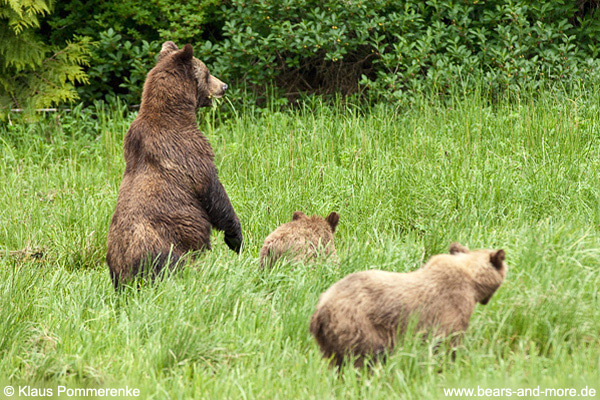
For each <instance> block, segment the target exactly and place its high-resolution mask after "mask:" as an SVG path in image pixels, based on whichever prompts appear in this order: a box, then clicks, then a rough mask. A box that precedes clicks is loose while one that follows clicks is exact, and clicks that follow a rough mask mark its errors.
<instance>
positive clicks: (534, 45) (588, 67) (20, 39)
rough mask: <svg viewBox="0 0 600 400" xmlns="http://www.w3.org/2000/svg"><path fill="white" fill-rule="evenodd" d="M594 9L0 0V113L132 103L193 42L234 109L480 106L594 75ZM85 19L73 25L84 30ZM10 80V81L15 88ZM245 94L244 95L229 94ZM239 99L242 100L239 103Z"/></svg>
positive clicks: (590, 3) (497, 1) (520, 1)
mask: <svg viewBox="0 0 600 400" xmlns="http://www.w3.org/2000/svg"><path fill="white" fill-rule="evenodd" d="M599 6H600V2H599V1H598V0H564V1H555V0H539V1H534V2H532V1H525V0H485V1H484V0H459V1H454V0H429V1H421V0H404V1H391V0H375V1H368V2H366V1H363V0H351V1H343V2H341V1H325V2H323V1H314V0H301V1H288V0H285V1H280V0H277V1H275V0H260V1H252V0H227V1H217V0H194V1H189V2H185V3H184V4H183V3H181V2H174V1H172V0H158V1H152V2H148V1H141V0H108V1H99V0H95V1H81V0H69V1H61V2H54V1H53V0H12V1H8V0H7V1H5V2H1V3H0V28H1V29H0V32H1V33H0V34H1V35H3V37H2V40H0V55H3V56H4V57H3V61H0V64H2V65H0V90H1V91H0V100H1V101H2V104H0V106H1V107H4V108H6V107H8V106H11V107H16V106H19V107H22V106H24V105H27V104H30V105H33V106H35V107H40V106H45V105H51V104H61V103H64V102H69V101H72V100H73V99H74V98H75V92H74V91H73V85H74V84H77V85H78V90H77V94H78V95H79V97H80V99H81V100H83V101H84V102H85V103H86V104H91V103H92V102H93V101H94V100H98V99H110V98H114V97H115V96H118V97H120V98H121V99H122V100H124V101H126V102H127V103H130V104H137V103H139V98H140V93H141V87H142V85H141V84H142V82H143V79H144V77H145V75H146V73H147V71H148V69H149V68H150V66H151V65H152V64H153V62H154V58H155V56H156V53H157V51H158V49H160V44H161V43H162V42H163V41H164V40H174V41H176V42H177V43H178V44H179V45H183V44H185V43H188V42H189V43H192V44H193V45H194V47H195V51H196V55H197V56H198V57H199V58H201V59H202V60H204V61H205V62H206V63H207V65H209V67H210V68H211V70H212V72H213V73H214V74H215V75H216V76H219V77H220V78H221V79H223V80H224V81H226V82H228V83H229V85H230V87H233V88H234V89H235V90H236V91H237V94H238V95H237V96H234V97H236V98H238V99H243V101H245V102H256V101H258V102H259V104H264V101H265V98H266V97H269V98H270V101H271V102H272V101H273V97H278V98H279V99H280V100H281V103H282V104H285V102H286V101H287V100H294V101H295V100H298V99H299V98H302V97H305V96H306V95H310V94H334V93H341V94H343V95H349V94H355V95H357V96H361V97H362V98H363V99H366V98H368V99H384V100H385V101H387V102H390V101H393V102H395V103H397V104H398V103H406V102H412V101H413V100H414V99H415V94H416V93H419V94H421V93H424V92H426V93H431V94H434V95H442V96H446V95H447V94H448V93H449V92H451V90H450V89H451V88H453V87H454V86H455V85H456V84H457V80H458V81H459V82H461V84H462V85H463V86H464V87H465V88H466V89H469V88H470V87H471V86H472V85H473V83H474V82H478V83H483V87H484V89H485V90H486V91H487V92H488V93H487V94H488V95H489V96H492V97H493V96H497V95H498V94H499V93H502V92H503V91H505V90H506V89H508V88H510V89H511V91H516V90H522V89H526V90H530V89H539V88H540V87H542V86H555V85H559V86H570V85H572V84H573V83H581V82H583V83H587V82H593V81H597V80H598V78H599V77H600V73H599V71H600V62H599V61H598V55H599V53H600V42H599V39H598V38H600V14H598V8H599ZM84 21H85V23H84ZM15 75H17V76H18V79H13V78H14V76H15ZM242 93H244V95H243V96H242V95H241V94H242ZM239 101H242V100H239Z"/></svg>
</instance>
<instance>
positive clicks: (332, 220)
mask: <svg viewBox="0 0 600 400" xmlns="http://www.w3.org/2000/svg"><path fill="white" fill-rule="evenodd" d="M292 221H304V222H306V223H309V224H311V225H316V226H321V227H325V228H326V229H327V230H330V231H331V233H332V234H333V233H335V228H337V225H338V223H339V222H340V215H339V214H338V213H336V212H332V213H330V214H329V215H328V216H327V218H323V217H320V216H318V215H311V216H310V217H308V216H307V215H306V214H304V213H303V212H302V211H295V212H294V214H293V215H292Z"/></svg>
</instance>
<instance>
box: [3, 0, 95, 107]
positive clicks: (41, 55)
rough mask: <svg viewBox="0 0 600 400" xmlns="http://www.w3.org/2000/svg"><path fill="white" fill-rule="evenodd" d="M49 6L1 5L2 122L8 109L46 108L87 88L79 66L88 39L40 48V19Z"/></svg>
mask: <svg viewBox="0 0 600 400" xmlns="http://www.w3.org/2000/svg"><path fill="white" fill-rule="evenodd" d="M52 6H53V1H52V0H0V118H1V117H2V116H3V115H6V113H7V111H8V110H9V109H10V108H25V109H34V108H44V107H49V106H53V105H58V104H61V103H63V102H66V101H71V100H74V99H76V98H77V92H76V91H75V87H74V85H75V84H76V83H86V82H87V76H86V74H85V72H84V70H83V66H84V65H85V64H86V63H87V57H88V54H89V52H90V39H89V38H87V37H74V38H73V40H71V41H68V42H67V43H66V45H65V46H64V47H60V46H53V45H50V44H47V43H45V42H44V40H43V38H42V36H41V35H39V33H38V29H39V27H40V18H42V17H43V16H44V15H46V14H48V13H50V12H51V10H52Z"/></svg>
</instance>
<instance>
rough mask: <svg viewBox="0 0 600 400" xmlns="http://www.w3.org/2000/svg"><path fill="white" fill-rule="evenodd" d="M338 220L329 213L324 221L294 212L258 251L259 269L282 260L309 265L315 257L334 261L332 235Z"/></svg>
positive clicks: (335, 214) (334, 214) (320, 218)
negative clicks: (282, 258) (291, 260)
mask: <svg viewBox="0 0 600 400" xmlns="http://www.w3.org/2000/svg"><path fill="white" fill-rule="evenodd" d="M339 221H340V216H339V215H338V214H337V213H335V212H332V213H331V214H329V215H328V216H327V218H322V217H320V216H318V215H312V216H310V217H307V216H306V215H305V214H304V213H303V212H302V211H296V212H294V214H293V216H292V220H291V221H290V222H288V223H285V224H283V225H281V226H280V227H279V228H277V229H275V231H273V232H272V233H271V234H270V235H269V236H267V238H266V239H265V242H264V244H263V247H262V249H261V250H260V265H261V267H263V268H264V267H265V266H272V265H273V263H274V262H275V261H276V260H277V259H279V258H281V257H286V258H290V259H293V260H294V261H311V260H314V259H316V258H318V257H319V256H322V257H324V258H327V257H334V258H335V257H336V252H335V245H334V243H333V234H334V233H335V228H336V227H337V225H338V222H339Z"/></svg>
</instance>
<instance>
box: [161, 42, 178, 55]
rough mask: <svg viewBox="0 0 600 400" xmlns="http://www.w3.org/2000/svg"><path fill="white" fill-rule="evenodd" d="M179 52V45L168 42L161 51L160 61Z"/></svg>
mask: <svg viewBox="0 0 600 400" xmlns="http://www.w3.org/2000/svg"><path fill="white" fill-rule="evenodd" d="M177 50H179V47H177V45H176V44H175V43H173V42H172V41H170V40H168V41H166V42H164V43H163V45H162V47H161V49H160V53H159V54H158V59H159V60H160V59H161V58H163V57H164V56H166V55H169V54H171V53H172V52H174V51H177Z"/></svg>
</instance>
